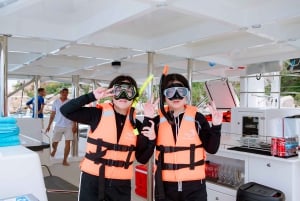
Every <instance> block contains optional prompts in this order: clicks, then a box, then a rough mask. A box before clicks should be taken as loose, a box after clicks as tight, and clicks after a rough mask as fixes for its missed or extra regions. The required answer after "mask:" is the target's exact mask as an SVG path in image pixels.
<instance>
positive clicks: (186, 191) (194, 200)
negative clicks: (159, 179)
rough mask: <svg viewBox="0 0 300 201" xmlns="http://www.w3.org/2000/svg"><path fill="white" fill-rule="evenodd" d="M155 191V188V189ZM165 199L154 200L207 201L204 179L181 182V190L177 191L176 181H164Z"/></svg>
mask: <svg viewBox="0 0 300 201" xmlns="http://www.w3.org/2000/svg"><path fill="white" fill-rule="evenodd" d="M155 192H157V189H155ZM164 192H165V199H158V198H156V199H155V200H156V201H207V192H206V184H205V180H197V181H186V182H182V191H178V183H177V182H164Z"/></svg>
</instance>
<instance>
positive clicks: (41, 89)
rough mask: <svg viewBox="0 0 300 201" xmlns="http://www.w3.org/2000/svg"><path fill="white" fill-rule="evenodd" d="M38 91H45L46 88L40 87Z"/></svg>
mask: <svg viewBox="0 0 300 201" xmlns="http://www.w3.org/2000/svg"><path fill="white" fill-rule="evenodd" d="M37 91H38V93H40V92H42V91H45V88H38V90H37Z"/></svg>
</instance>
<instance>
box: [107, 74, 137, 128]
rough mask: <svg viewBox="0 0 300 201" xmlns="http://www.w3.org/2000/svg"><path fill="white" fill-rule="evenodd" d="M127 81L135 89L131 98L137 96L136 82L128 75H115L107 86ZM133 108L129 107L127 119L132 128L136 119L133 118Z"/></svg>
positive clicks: (110, 86) (134, 126)
mask: <svg viewBox="0 0 300 201" xmlns="http://www.w3.org/2000/svg"><path fill="white" fill-rule="evenodd" d="M124 81H125V82H129V83H130V84H132V85H133V86H134V88H135V90H136V94H135V96H134V98H133V100H134V99H135V98H136V97H138V96H139V92H138V88H137V83H136V81H135V80H134V79H133V78H132V77H131V76H129V75H119V76H117V77H115V78H114V79H113V80H112V81H111V82H110V83H109V86H108V88H109V89H110V88H112V87H113V86H114V85H115V84H122V83H123V82H124ZM134 110H135V108H134V107H131V108H130V111H129V120H130V123H131V125H132V126H133V128H136V120H135V118H134V115H133V114H134Z"/></svg>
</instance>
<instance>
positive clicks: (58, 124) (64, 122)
mask: <svg viewBox="0 0 300 201" xmlns="http://www.w3.org/2000/svg"><path fill="white" fill-rule="evenodd" d="M59 94H60V97H59V98H58V99H56V100H55V101H54V102H53V105H52V112H51V115H50V119H49V124H48V127H47V129H46V132H49V130H50V128H51V124H52V122H53V120H54V122H55V126H54V129H53V137H52V151H51V156H52V157H54V156H55V153H56V150H57V146H58V143H59V142H60V141H61V140H62V136H64V138H65V149H64V158H63V162H62V164H63V165H65V166H68V165H70V164H69V163H68V161H67V159H68V156H69V153H70V149H71V141H72V140H73V137H74V133H76V129H77V127H76V123H75V122H73V121H71V120H69V119H67V118H65V117H64V116H63V115H62V114H61V112H60V107H61V106H62V105H64V104H65V103H67V102H68V101H69V99H68V94H69V90H68V89H67V88H63V89H62V90H61V91H60V93H59Z"/></svg>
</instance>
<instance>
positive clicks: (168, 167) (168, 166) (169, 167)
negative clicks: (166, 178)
mask: <svg viewBox="0 0 300 201" xmlns="http://www.w3.org/2000/svg"><path fill="white" fill-rule="evenodd" d="M156 163H157V164H158V163H159V162H158V161H156ZM201 165H204V160H203V159H202V160H199V161H197V162H195V163H193V169H194V167H195V166H201ZM187 167H189V168H190V169H191V164H174V163H163V164H162V165H161V168H162V170H179V169H182V168H187Z"/></svg>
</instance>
